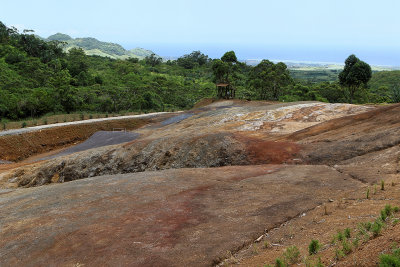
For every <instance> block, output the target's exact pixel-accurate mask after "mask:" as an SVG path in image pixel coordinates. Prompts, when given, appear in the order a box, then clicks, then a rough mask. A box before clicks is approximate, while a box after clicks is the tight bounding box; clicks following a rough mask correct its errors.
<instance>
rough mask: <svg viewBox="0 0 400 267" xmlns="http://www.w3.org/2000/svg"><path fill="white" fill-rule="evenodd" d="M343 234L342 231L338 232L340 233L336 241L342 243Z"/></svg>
mask: <svg viewBox="0 0 400 267" xmlns="http://www.w3.org/2000/svg"><path fill="white" fill-rule="evenodd" d="M343 237H344V236H343V233H342V231H338V233H337V235H336V239H337V240H338V241H342V240H343Z"/></svg>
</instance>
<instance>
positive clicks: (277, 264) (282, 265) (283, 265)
mask: <svg viewBox="0 0 400 267" xmlns="http://www.w3.org/2000/svg"><path fill="white" fill-rule="evenodd" d="M286 266H287V264H286V262H284V261H283V260H281V259H280V258H277V259H276V260H275V267H286Z"/></svg>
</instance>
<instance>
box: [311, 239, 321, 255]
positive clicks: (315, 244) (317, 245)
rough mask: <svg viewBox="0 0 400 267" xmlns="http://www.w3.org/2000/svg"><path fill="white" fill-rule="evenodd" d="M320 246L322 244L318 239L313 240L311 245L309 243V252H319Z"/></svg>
mask: <svg viewBox="0 0 400 267" xmlns="http://www.w3.org/2000/svg"><path fill="white" fill-rule="evenodd" d="M320 247H321V244H320V243H319V241H318V240H311V242H310V245H308V253H309V254H310V255H313V254H317V253H318V250H319V249H320Z"/></svg>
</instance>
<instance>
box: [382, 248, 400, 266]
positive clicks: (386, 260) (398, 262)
mask: <svg viewBox="0 0 400 267" xmlns="http://www.w3.org/2000/svg"><path fill="white" fill-rule="evenodd" d="M379 266H380V267H398V266H400V248H398V247H397V244H396V243H395V244H394V245H393V249H392V253H391V254H382V255H380V256H379Z"/></svg>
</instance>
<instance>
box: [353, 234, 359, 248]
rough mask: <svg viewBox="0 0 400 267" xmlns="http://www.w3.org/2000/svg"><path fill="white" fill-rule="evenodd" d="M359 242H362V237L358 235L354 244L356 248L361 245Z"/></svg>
mask: <svg viewBox="0 0 400 267" xmlns="http://www.w3.org/2000/svg"><path fill="white" fill-rule="evenodd" d="M359 242H360V237H358V236H357V237H356V238H355V239H354V240H353V246H354V247H355V248H357V247H358V245H359Z"/></svg>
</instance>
